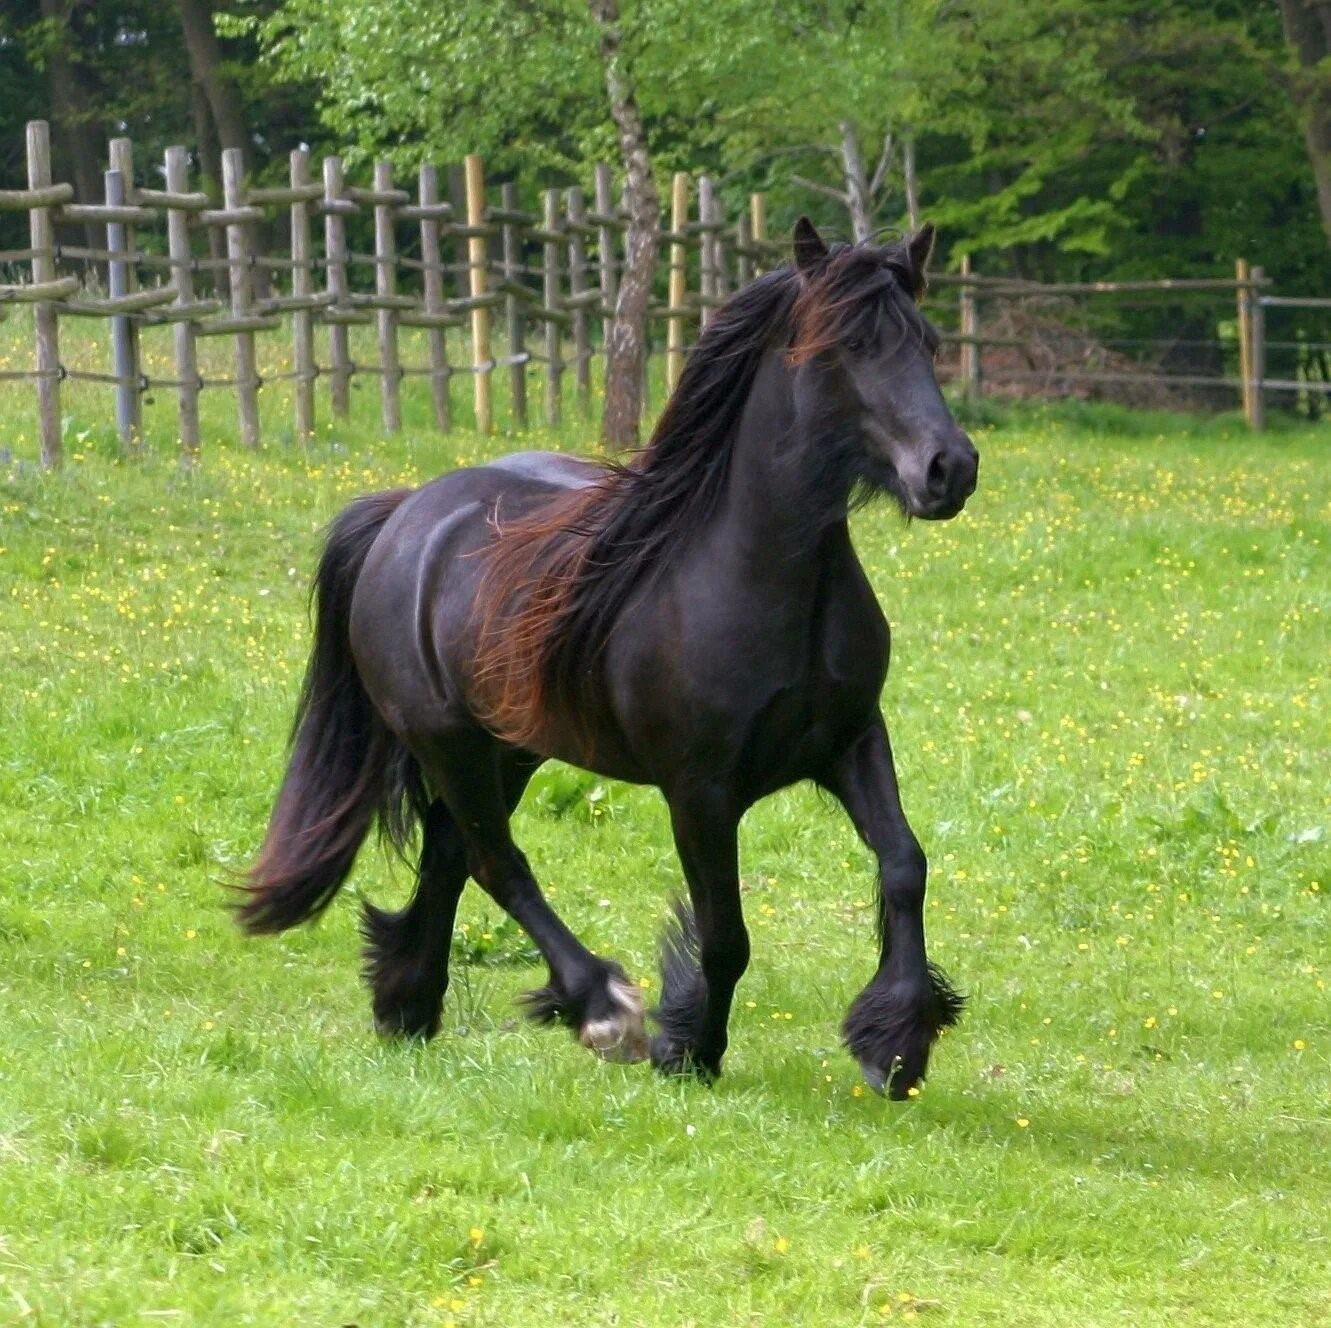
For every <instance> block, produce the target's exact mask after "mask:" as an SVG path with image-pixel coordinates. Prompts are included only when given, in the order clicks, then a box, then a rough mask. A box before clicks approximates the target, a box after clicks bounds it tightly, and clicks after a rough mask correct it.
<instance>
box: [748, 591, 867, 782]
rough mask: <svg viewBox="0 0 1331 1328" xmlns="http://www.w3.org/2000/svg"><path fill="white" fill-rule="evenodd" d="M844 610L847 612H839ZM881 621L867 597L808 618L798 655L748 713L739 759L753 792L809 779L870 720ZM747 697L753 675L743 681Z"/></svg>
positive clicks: (756, 691)
mask: <svg viewBox="0 0 1331 1328" xmlns="http://www.w3.org/2000/svg"><path fill="white" fill-rule="evenodd" d="M847 610H849V611H847ZM887 644H888V638H887V626H886V623H885V622H884V621H883V618H882V615H881V613H880V612H879V611H878V608H877V605H876V603H874V602H873V600H872V598H870V600H869V602H868V605H867V606H866V605H865V604H864V602H863V601H860V602H859V603H858V604H857V605H855V606H853V607H852V606H846V605H838V606H835V608H834V610H833V611H832V612H828V613H823V614H821V615H820V616H819V617H818V618H817V619H816V620H815V621H814V623H813V624H812V625H811V631H810V636H809V639H808V642H807V645H806V647H805V649H804V652H803V655H802V658H798V659H796V658H794V657H792V658H791V659H790V660H789V663H788V667H790V673H789V675H788V677H787V679H786V680H785V681H784V683H783V684H782V685H779V686H775V687H772V686H771V685H770V679H769V690H768V692H767V694H766V695H765V696H764V698H763V700H762V702H761V704H760V705H758V706H757V708H756V709H755V711H754V712H753V714H752V719H751V723H750V724H749V726H748V731H747V733H746V735H745V740H744V744H743V754H742V759H741V761H740V766H741V768H742V769H743V770H744V772H745V773H746V782H749V783H750V784H751V785H752V786H753V788H754V791H755V793H757V794H761V793H765V792H769V791H771V790H773V789H776V788H780V787H783V786H784V785H786V784H790V783H794V782H796V781H798V780H800V779H807V778H816V777H818V776H819V775H820V774H821V773H822V772H823V771H825V770H826V768H827V766H828V764H829V763H830V762H831V761H832V760H834V759H835V757H836V756H837V755H838V754H839V753H840V752H841V751H842V750H843V749H844V747H845V746H846V744H847V743H848V742H850V741H851V740H853V738H854V737H855V736H856V735H858V734H859V733H860V732H862V731H863V729H864V727H865V725H866V724H867V723H868V722H869V721H870V720H871V718H872V716H873V714H874V712H875V710H876V708H877V704H878V697H879V694H880V692H881V691H882V686H883V678H884V675H885V674H886V670H887ZM751 684H752V686H753V687H754V691H753V692H751V695H753V696H754V697H755V699H756V698H757V697H758V696H761V695H762V692H761V691H759V690H758V684H759V679H758V678H756V677H755V678H754V679H752V680H751Z"/></svg>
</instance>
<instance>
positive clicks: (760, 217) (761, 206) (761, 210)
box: [749, 194, 767, 277]
mask: <svg viewBox="0 0 1331 1328" xmlns="http://www.w3.org/2000/svg"><path fill="white" fill-rule="evenodd" d="M749 225H750V226H751V227H752V229H753V247H754V249H755V250H756V251H757V252H756V253H755V254H754V257H753V275H754V276H755V277H761V276H762V274H763V271H764V264H763V255H762V246H763V245H765V244H766V243H767V195H766V194H750V195H749Z"/></svg>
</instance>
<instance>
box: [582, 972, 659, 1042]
mask: <svg viewBox="0 0 1331 1328" xmlns="http://www.w3.org/2000/svg"><path fill="white" fill-rule="evenodd" d="M597 1004H598V1005H601V1004H605V1005H608V1006H609V1009H608V1010H598V1011H597V1012H596V1014H594V1015H592V1016H591V1017H589V1018H587V1019H586V1020H584V1022H583V1024H582V1027H581V1028H580V1029H579V1030H578V1041H579V1042H581V1043H582V1045H583V1046H584V1047H586V1048H587V1049H588V1050H589V1051H594V1052H595V1053H596V1054H597V1055H598V1056H600V1057H602V1058H603V1059H604V1060H608V1061H624V1062H630V1061H641V1060H645V1059H646V1058H647V1027H646V1022H645V1018H646V1011H645V1010H644V1008H643V1002H642V993H641V992H640V991H639V990H638V988H637V987H636V986H634V984H633V983H632V982H630V981H629V980H628V978H626V977H623V976H620V975H618V974H611V976H610V977H609V978H608V979H607V981H606V985H605V993H604V1001H603V1002H600V1001H598V1002H597Z"/></svg>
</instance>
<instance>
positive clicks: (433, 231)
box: [418, 166, 453, 433]
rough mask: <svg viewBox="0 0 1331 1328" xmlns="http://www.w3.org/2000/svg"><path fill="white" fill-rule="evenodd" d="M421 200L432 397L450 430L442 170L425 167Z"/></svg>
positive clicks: (439, 420) (442, 425) (440, 423)
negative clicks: (442, 254)
mask: <svg viewBox="0 0 1331 1328" xmlns="http://www.w3.org/2000/svg"><path fill="white" fill-rule="evenodd" d="M418 192H419V196H420V201H421V277H422V283H421V284H422V291H423V294H424V296H425V313H426V317H427V320H428V331H427V332H426V337H427V338H428V340H429V343H430V397H431V399H432V401H433V403H434V422H435V425H436V427H437V428H439V429H440V430H441V431H442V432H443V433H447V432H448V430H449V429H450V428H452V426H453V412H452V408H451V403H450V402H449V392H448V388H449V380H450V379H451V378H452V374H453V371H452V370H451V369H450V368H449V365H448V329H447V328H446V327H444V326H442V324H441V323H440V322H438V321H437V320H438V319H440V318H441V317H442V315H443V314H444V313H445V309H444V269H443V264H442V262H441V260H440V258H439V218H440V213H441V212H442V205H441V204H440V201H439V171H438V169H437V168H436V167H434V166H422V167H421V172H420V179H419V189H418Z"/></svg>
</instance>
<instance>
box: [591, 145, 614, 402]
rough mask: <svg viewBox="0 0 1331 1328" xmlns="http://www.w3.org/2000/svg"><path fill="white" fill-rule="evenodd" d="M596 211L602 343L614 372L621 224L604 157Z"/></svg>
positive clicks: (598, 171) (599, 167)
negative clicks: (613, 332) (616, 220)
mask: <svg viewBox="0 0 1331 1328" xmlns="http://www.w3.org/2000/svg"><path fill="white" fill-rule="evenodd" d="M596 212H597V216H598V220H599V228H598V230H597V232H596V259H597V264H598V267H599V275H600V280H601V345H602V347H603V349H604V351H605V364H606V374H607V376H608V375H609V372H610V329H611V328H612V327H613V326H614V322H615V298H616V295H617V293H618V292H617V285H618V283H617V281H616V272H615V240H616V238H617V237H618V235H619V228H618V227H617V226H615V225H614V224H613V220H612V219H613V217H614V213H615V195H614V186H613V183H612V181H611V178H610V167H609V166H607V165H606V164H605V162H603V161H598V162H597V163H596Z"/></svg>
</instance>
